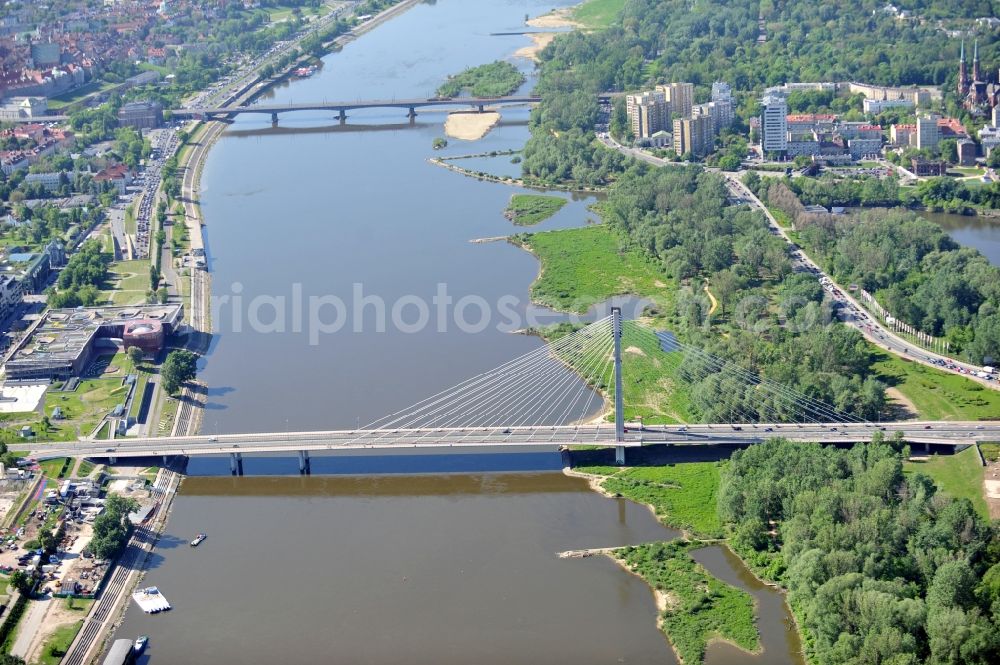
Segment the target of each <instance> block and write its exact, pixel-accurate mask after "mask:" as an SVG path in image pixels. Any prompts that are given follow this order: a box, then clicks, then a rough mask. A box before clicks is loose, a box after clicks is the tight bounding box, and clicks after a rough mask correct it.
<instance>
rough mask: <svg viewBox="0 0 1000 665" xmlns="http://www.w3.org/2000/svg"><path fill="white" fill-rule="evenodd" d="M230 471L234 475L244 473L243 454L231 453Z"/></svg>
mask: <svg viewBox="0 0 1000 665" xmlns="http://www.w3.org/2000/svg"><path fill="white" fill-rule="evenodd" d="M229 472H230V473H231V474H233V475H234V476H242V475H243V455H241V454H239V453H229Z"/></svg>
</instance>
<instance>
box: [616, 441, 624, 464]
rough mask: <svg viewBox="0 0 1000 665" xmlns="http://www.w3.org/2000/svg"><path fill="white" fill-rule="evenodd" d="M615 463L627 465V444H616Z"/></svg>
mask: <svg viewBox="0 0 1000 665" xmlns="http://www.w3.org/2000/svg"><path fill="white" fill-rule="evenodd" d="M615 464H617V465H618V466H625V446H615Z"/></svg>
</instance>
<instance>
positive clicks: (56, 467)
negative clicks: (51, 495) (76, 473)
mask: <svg viewBox="0 0 1000 665" xmlns="http://www.w3.org/2000/svg"><path fill="white" fill-rule="evenodd" d="M68 461H69V458H68V457H57V458H56V459H47V460H44V461H42V462H39V463H38V466H40V467H41V469H42V475H43V476H45V477H46V478H51V479H53V480H56V479H58V478H60V477H61V476H62V474H63V472H64V471H65V470H66V468H67V466H68V465H67V462H68Z"/></svg>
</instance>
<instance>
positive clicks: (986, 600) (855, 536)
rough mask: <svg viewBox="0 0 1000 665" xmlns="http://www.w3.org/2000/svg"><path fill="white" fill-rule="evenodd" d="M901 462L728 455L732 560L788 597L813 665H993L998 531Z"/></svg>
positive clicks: (867, 456) (807, 449)
mask: <svg viewBox="0 0 1000 665" xmlns="http://www.w3.org/2000/svg"><path fill="white" fill-rule="evenodd" d="M902 461H903V456H902V455H901V453H900V452H899V451H898V450H897V449H895V448H893V447H891V446H889V445H885V444H879V443H874V444H871V445H863V446H862V445H858V446H854V447H853V448H851V449H850V450H843V449H839V448H835V447H823V446H819V445H808V444H801V443H791V442H788V441H784V440H780V439H777V440H772V441H769V442H767V443H764V444H760V445H757V446H752V447H751V448H748V449H747V450H744V451H740V452H737V453H736V454H734V455H733V457H732V459H731V460H730V462H729V463H728V465H727V466H726V467H725V468H724V470H723V473H722V480H721V486H720V490H719V510H720V514H721V516H722V517H723V519H724V520H725V521H727V522H728V523H729V524H730V525H731V528H732V531H733V534H734V538H733V541H732V542H733V545H734V546H735V548H736V549H737V551H738V552H739V553H740V554H741V555H742V556H743V557H744V558H746V559H748V560H749V561H751V562H752V563H754V564H755V566H756V567H757V569H758V570H759V571H762V572H763V573H764V574H765V575H767V576H768V577H770V578H772V579H775V580H777V581H780V582H782V583H783V584H785V585H786V586H787V587H788V590H789V600H790V602H791V604H792V606H793V607H794V608H795V609H796V616H797V617H798V618H799V621H800V624H801V626H802V628H803V629H804V631H805V633H806V634H807V635H808V638H809V639H808V640H807V641H806V644H807V646H808V649H809V651H810V652H811V653H810V655H811V657H812V658H811V660H812V662H815V663H817V665H837V664H841V663H844V664H847V663H851V664H856V665H862V664H864V665H867V664H871V665H875V664H881V663H894V664H910V663H912V664H916V663H934V664H941V665H944V664H948V665H959V664H960V663H961V664H966V665H975V664H982V665H985V664H986V663H995V662H997V661H998V659H1000V633H998V631H997V622H998V619H1000V594H998V590H1000V589H998V585H997V578H1000V568H998V567H997V560H998V559H1000V542H998V540H997V533H996V531H995V529H994V528H993V527H991V526H990V525H989V524H988V523H987V522H986V521H985V520H983V519H982V518H981V517H979V516H978V515H977V514H976V512H975V511H974V510H973V508H972V505H971V504H970V503H969V502H968V501H967V500H964V499H963V500H961V501H956V500H953V499H949V498H946V497H943V496H941V495H938V494H937V493H936V488H935V486H934V483H933V482H932V481H931V479H930V478H928V477H926V476H924V475H922V474H914V475H909V476H904V475H903V469H902ZM980 580H981V581H980Z"/></svg>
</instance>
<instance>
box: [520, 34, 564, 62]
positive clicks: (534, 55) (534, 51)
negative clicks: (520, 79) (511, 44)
mask: <svg viewBox="0 0 1000 665" xmlns="http://www.w3.org/2000/svg"><path fill="white" fill-rule="evenodd" d="M557 34H558V33H556V32H533V33H531V34H529V35H528V38H529V39H530V40H531V43H530V44H528V45H527V46H522V47H521V48H519V49H517V50H516V51H514V57H515V58H528V59H529V60H534V61H535V62H538V54H539V53H541V51H542V49H544V48H545V47H546V46H548V45H549V44H551V43H552V40H553V39H555V38H556V35H557Z"/></svg>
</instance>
